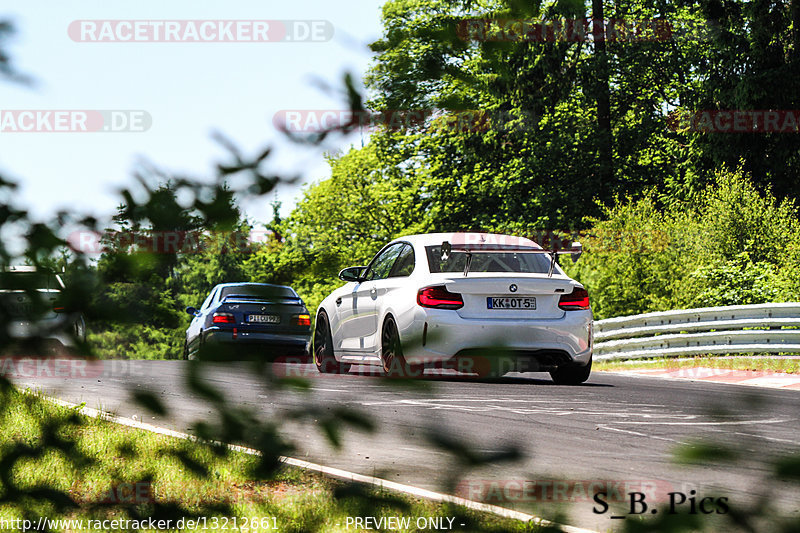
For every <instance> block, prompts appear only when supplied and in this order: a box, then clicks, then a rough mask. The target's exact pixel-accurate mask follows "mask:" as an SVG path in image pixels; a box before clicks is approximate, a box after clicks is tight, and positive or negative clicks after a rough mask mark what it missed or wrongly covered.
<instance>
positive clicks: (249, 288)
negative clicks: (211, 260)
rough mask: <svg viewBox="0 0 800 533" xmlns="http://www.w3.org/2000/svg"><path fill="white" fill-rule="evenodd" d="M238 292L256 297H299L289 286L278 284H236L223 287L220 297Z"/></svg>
mask: <svg viewBox="0 0 800 533" xmlns="http://www.w3.org/2000/svg"><path fill="white" fill-rule="evenodd" d="M236 294H241V295H243V296H249V297H254V298H297V293H296V292H294V290H292V289H291V288H289V287H279V286H276V285H235V286H233V287H223V289H222V293H221V294H220V299H222V298H225V297H226V296H231V295H236Z"/></svg>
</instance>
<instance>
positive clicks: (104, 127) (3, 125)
mask: <svg viewBox="0 0 800 533" xmlns="http://www.w3.org/2000/svg"><path fill="white" fill-rule="evenodd" d="M152 125H153V117H152V116H151V115H150V113H148V112H147V111H144V110H141V109H0V133H141V132H145V131H147V130H149V129H150V127H151V126H152Z"/></svg>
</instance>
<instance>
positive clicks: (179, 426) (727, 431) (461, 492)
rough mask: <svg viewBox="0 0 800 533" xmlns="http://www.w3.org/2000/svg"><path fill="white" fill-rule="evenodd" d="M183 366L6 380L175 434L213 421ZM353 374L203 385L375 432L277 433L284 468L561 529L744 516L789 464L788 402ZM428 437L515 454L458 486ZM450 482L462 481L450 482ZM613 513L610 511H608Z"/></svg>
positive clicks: (798, 430)
mask: <svg viewBox="0 0 800 533" xmlns="http://www.w3.org/2000/svg"><path fill="white" fill-rule="evenodd" d="M189 364H191V363H189V362H186V361H105V362H98V363H96V364H92V365H90V367H89V371H88V372H86V371H85V370H86V369H84V368H81V369H79V371H78V372H73V373H72V374H74V375H68V376H66V377H51V376H49V375H47V374H48V373H47V372H43V371H41V369H39V370H37V371H36V372H29V371H23V370H24V369H22V367H20V369H19V371H18V372H17V373H16V377H14V374H13V373H11V375H10V377H11V379H12V381H14V382H15V383H17V384H18V385H20V386H23V387H33V388H38V389H43V390H45V391H46V392H48V393H50V394H53V395H55V396H58V397H60V398H62V399H64V400H67V401H71V402H75V403H80V402H86V405H87V406H89V407H99V408H102V409H104V410H106V411H111V412H115V413H117V414H119V415H121V416H127V417H131V416H136V418H137V419H139V420H142V421H144V422H148V423H151V424H156V425H159V426H163V427H168V428H171V429H175V430H178V431H187V430H188V428H189V427H190V425H191V422H192V421H196V420H198V419H204V418H205V419H207V418H209V417H213V416H214V413H213V411H212V409H211V407H210V406H209V405H208V404H206V403H204V402H203V401H201V400H199V399H198V398H197V397H195V396H193V395H192V394H190V393H188V392H187V389H186V387H185V385H184V382H185V374H186V370H187V368H188V365H189ZM361 368H363V367H356V368H354V371H353V372H351V374H350V375H346V376H336V375H333V376H330V375H321V374H318V373H317V371H316V369H314V368H313V366H311V365H283V364H276V365H274V366H273V371H274V372H275V373H276V374H281V375H283V374H286V375H289V376H300V377H305V378H307V379H308V381H309V382H310V385H311V390H310V391H307V392H306V393H301V392H295V391H294V390H287V389H282V390H280V391H275V390H273V389H271V388H269V387H268V386H265V380H264V378H263V377H258V376H257V375H255V374H253V373H252V372H251V371H250V370H249V368H248V367H247V366H246V365H245V364H244V363H240V362H237V363H228V364H215V365H213V366H212V367H211V368H210V369H208V371H207V377H208V379H209V381H210V382H211V384H212V385H214V386H216V387H217V388H218V389H219V390H222V391H224V394H225V395H226V397H227V398H228V400H229V401H230V402H232V403H235V404H236V405H240V406H244V407H248V408H251V409H254V410H257V411H258V413H259V416H263V417H264V418H269V417H273V418H275V417H278V418H282V417H281V414H282V413H286V412H288V411H290V410H292V409H297V408H298V407H301V408H302V406H304V405H308V404H311V405H314V406H316V407H319V408H322V409H330V408H334V407H340V406H346V407H349V408H351V409H355V410H358V411H360V412H363V413H367V414H369V415H370V416H371V417H372V419H373V420H374V421H375V423H376V424H377V427H378V428H379V430H378V431H377V432H376V433H374V434H369V433H364V432H361V431H355V430H351V429H348V430H346V431H345V432H344V439H343V442H344V445H343V448H342V449H341V450H340V451H339V452H336V451H334V450H332V448H331V447H330V446H329V445H328V444H327V441H326V440H325V438H324V437H323V436H322V434H321V432H320V431H319V430H318V428H316V427H315V426H314V425H313V424H311V423H302V424H301V423H298V424H295V425H292V426H288V427H286V433H287V434H288V435H290V436H291V437H292V438H293V439H294V440H295V442H296V444H297V445H298V451H297V452H296V453H295V454H294V456H295V457H298V458H301V459H305V460H309V461H313V462H316V463H321V464H325V465H328V466H334V467H337V468H342V469H345V470H349V471H353V472H357V473H360V474H366V475H374V476H376V477H380V478H383V479H389V480H392V481H397V482H401V483H407V484H411V485H415V486H418V487H422V488H427V489H432V490H438V491H441V492H448V493H455V494H456V495H458V496H462V497H466V498H470V499H476V500H484V501H488V502H490V503H495V504H498V505H502V506H504V507H509V508H514V509H520V510H524V511H528V512H534V513H535V514H538V515H540V516H545V517H549V518H553V517H555V515H556V513H557V512H558V511H564V512H566V513H567V515H568V518H566V519H564V518H561V521H562V522H566V523H569V524H572V525H576V526H581V527H586V528H591V529H596V530H601V531H603V530H608V529H612V528H617V527H619V526H620V525H621V524H622V523H623V522H624V520H631V519H636V518H635V517H631V516H630V515H628V516H627V517H624V515H626V514H628V513H629V512H630V510H631V509H630V500H629V498H630V493H634V492H640V493H642V494H644V495H645V498H646V499H645V502H646V503H647V504H648V506H649V510H648V511H647V514H649V513H650V512H651V511H652V508H654V507H657V506H659V505H664V504H666V503H668V501H669V496H668V493H670V492H683V493H684V494H686V496H687V501H686V502H685V503H684V507H681V506H678V507H677V508H678V509H684V508H685V509H688V505H689V500H688V498H689V497H690V496H696V501H697V502H699V501H700V500H701V499H702V498H703V497H709V498H714V500H713V501H712V500H709V503H708V506H707V507H706V509H707V510H710V511H711V512H712V513H714V512H716V510H719V509H720V507H719V505H718V501H719V500H718V498H720V497H727V498H728V502H729V505H731V506H739V505H744V504H746V503H748V502H751V501H753V499H754V497H755V496H756V494H757V493H759V491H766V490H770V488H768V487H767V485H766V484H765V483H764V479H765V478H766V477H767V476H768V462H769V461H770V460H771V459H772V458H774V457H776V456H779V455H782V454H787V453H790V452H797V451H798V450H800V391H797V390H794V391H793V390H776V389H757V388H754V387H741V386H736V385H728V384H717V383H706V382H691V381H672V380H664V379H657V378H646V377H632V376H623V375H616V374H612V373H595V374H593V375H592V377H591V378H590V380H589V382H588V383H586V384H584V385H582V386H575V387H570V386H557V385H554V384H552V382H551V381H550V380H549V376H547V375H546V374H514V375H509V376H507V377H505V378H503V379H496V380H491V381H490V380H478V379H465V378H463V377H457V376H434V377H431V378H429V379H426V380H423V382H422V383H417V382H415V383H414V384H412V385H413V386H408V384H406V383H401V382H398V381H397V380H387V379H384V378H381V377H380V376H379V375H378V374H377V373H376V372H374V371H370V370H363V371H361V372H359V370H360V369H361ZM33 374H37V375H33ZM56 374H58V372H56ZM62 375H63V374H62ZM136 388H139V389H140V390H141V389H147V390H151V391H153V392H154V393H155V394H156V395H158V396H159V397H160V398H161V399H162V400H163V401H164V403H165V404H166V405H167V406H168V407H169V409H170V413H169V416H167V417H163V418H158V417H155V418H154V417H153V416H151V415H150V414H149V413H147V412H146V411H144V410H143V408H141V407H140V406H138V405H136V404H134V403H133V402H132V401H131V400H130V390H131V389H136ZM212 419H213V418H212ZM437 432H438V434H440V435H445V436H448V437H454V438H457V439H459V440H463V441H466V442H468V443H470V444H471V445H472V446H473V447H474V449H475V450H476V453H487V454H489V453H493V452H499V451H502V450H504V449H506V448H507V447H508V446H517V447H519V448H520V449H522V451H523V452H524V456H523V458H522V459H520V460H517V461H515V462H506V463H502V464H496V465H492V466H491V467H481V468H479V469H474V470H466V471H461V470H459V468H458V467H459V464H460V462H459V458H460V457H463V453H462V454H459V453H453V452H452V451H451V450H448V449H444V448H441V447H434V446H432V444H431V440H430V435H431V434H432V433H434V434H435V433H437ZM698 440H702V441H704V442H714V443H718V444H722V445H727V446H731V447H736V448H737V449H738V450H740V451H742V452H744V457H745V459H744V461H743V462H740V463H738V464H736V465H735V466H731V465H729V464H724V463H723V464H704V465H702V466H692V467H687V466H681V465H677V464H676V463H675V462H674V453H673V452H674V449H675V448H676V447H677V446H678V445H680V444H683V443H692V442H696V441H698ZM458 474H460V481H457V482H455V481H454V475H458ZM795 487H796V485H795ZM691 490H695V491H696V493H695V494H693V495H692V494H690V491H691ZM771 490H773V491H774V492H773V493H772V495H771V496H770V498H771V500H772V502H773V503H774V504H775V505H776V506H777V507H779V508H781V509H783V511H784V512H787V513H790V514H792V516H797V513H798V512H800V511H799V508H800V503H798V502H800V498H798V493H797V490H795V489H790V488H789V486H788V485H784V484H783V483H778V484H776V485H775V486H774V487H772V489H771ZM599 491H606V492H607V493H608V497H607V499H608V500H609V501H610V502H611V503H612V506H611V508H610V509H609V510H608V511H607V512H605V513H604V514H597V513H594V512H593V509H596V510H600V509H601V506H600V505H599V504H598V503H597V502H596V501H594V500H593V496H594V494H595V493H596V492H599ZM635 498H636V497H635ZM673 498H674V499H677V498H679V497H678V496H673ZM618 500H622V502H621V503H619V504H614V501H618ZM634 509H635V510H637V511H639V510H641V509H642V508H641V507H640V506H639V507H634ZM611 516H620V517H623V518H618V519H612V518H611Z"/></svg>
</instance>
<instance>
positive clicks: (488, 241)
mask: <svg viewBox="0 0 800 533" xmlns="http://www.w3.org/2000/svg"><path fill="white" fill-rule="evenodd" d="M400 241H405V242H408V243H411V244H413V245H414V246H436V245H438V244H442V243H443V242H444V241H447V242H449V243H450V244H451V245H453V246H457V245H468V244H477V245H483V246H491V245H493V244H494V245H505V246H521V247H526V248H527V247H530V248H535V249H537V250H541V249H542V247H541V246H539V245H538V244H536V243H535V242H533V241H532V240H530V239H526V238H525V237H516V236H514V235H503V234H500V233H474V232H469V233H467V232H462V233H421V234H417V235H408V236H406V237H399V238H397V239H394V240H393V241H392V242H400Z"/></svg>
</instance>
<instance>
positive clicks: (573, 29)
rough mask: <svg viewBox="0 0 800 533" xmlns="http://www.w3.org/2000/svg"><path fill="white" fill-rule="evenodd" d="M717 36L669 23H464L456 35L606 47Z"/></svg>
mask: <svg viewBox="0 0 800 533" xmlns="http://www.w3.org/2000/svg"><path fill="white" fill-rule="evenodd" d="M716 32H717V28H716V25H715V24H714V23H712V22H707V21H690V20H681V21H673V20H667V19H620V18H611V19H592V18H577V19H567V18H555V19H544V18H543V19H498V18H474V19H463V20H460V21H459V22H458V23H457V24H456V33H457V35H458V36H459V38H460V39H462V40H464V41H476V42H533V43H548V42H550V43H552V42H568V43H569V42H571V43H579V42H590V41H597V40H600V39H601V38H602V40H604V41H605V42H607V43H644V42H666V41H682V40H683V41H688V40H693V41H707V40H710V39H711V38H712V37H713V36H714V35H715V34H716Z"/></svg>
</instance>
